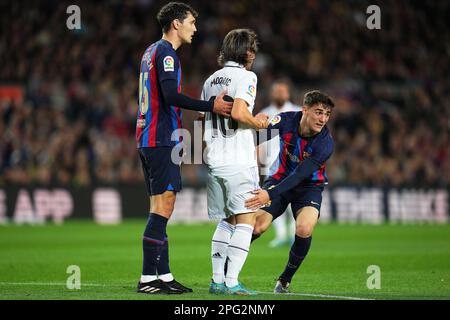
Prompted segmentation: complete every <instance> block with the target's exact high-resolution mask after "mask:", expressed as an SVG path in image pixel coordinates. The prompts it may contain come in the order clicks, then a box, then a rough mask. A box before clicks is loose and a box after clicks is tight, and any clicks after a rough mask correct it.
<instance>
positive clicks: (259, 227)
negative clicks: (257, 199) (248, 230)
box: [253, 221, 270, 236]
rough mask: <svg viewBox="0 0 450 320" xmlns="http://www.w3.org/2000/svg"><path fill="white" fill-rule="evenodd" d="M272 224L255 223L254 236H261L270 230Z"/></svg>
mask: <svg viewBox="0 0 450 320" xmlns="http://www.w3.org/2000/svg"><path fill="white" fill-rule="evenodd" d="M269 225H270V223H266V222H265V221H264V222H258V221H256V223H255V228H254V229H253V234H255V235H257V236H260V235H262V234H263V233H264V232H266V230H267V229H268V228H269Z"/></svg>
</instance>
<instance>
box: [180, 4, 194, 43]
mask: <svg viewBox="0 0 450 320" xmlns="http://www.w3.org/2000/svg"><path fill="white" fill-rule="evenodd" d="M196 31H197V28H196V27H195V18H194V16H193V15H192V13H190V12H188V15H187V17H186V18H185V19H184V20H183V23H181V24H180V25H179V28H178V36H179V37H180V39H181V41H182V42H183V43H192V37H193V36H194V33H195V32H196Z"/></svg>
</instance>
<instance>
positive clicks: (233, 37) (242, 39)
mask: <svg viewBox="0 0 450 320" xmlns="http://www.w3.org/2000/svg"><path fill="white" fill-rule="evenodd" d="M247 51H250V52H253V53H257V52H258V37H257V35H256V33H255V32H254V31H253V30H250V29H234V30H231V31H230V32H228V34H227V35H226V36H225V38H224V39H223V43H222V48H221V49H220V54H219V59H218V62H219V65H220V66H222V67H223V66H224V64H225V62H227V61H234V62H237V63H239V64H242V65H246V64H247V63H248V55H247Z"/></svg>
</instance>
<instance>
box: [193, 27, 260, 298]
mask: <svg viewBox="0 0 450 320" xmlns="http://www.w3.org/2000/svg"><path fill="white" fill-rule="evenodd" d="M257 50H258V47H257V37H256V34H255V33H254V32H253V31H251V30H249V29H235V30H232V31H230V32H229V33H228V34H227V35H226V37H225V39H224V40H223V44H222V48H221V51H220V55H219V60H218V61H219V65H220V66H222V69H220V70H218V71H216V72H215V73H214V74H212V75H211V76H210V77H209V78H208V79H207V80H206V81H205V83H204V85H203V90H202V99H203V100H210V99H214V97H215V96H217V95H219V94H220V93H221V92H223V91H224V90H225V91H226V92H227V95H228V96H229V97H230V99H233V100H234V102H233V109H232V112H231V118H224V117H222V116H217V115H216V114H214V113H210V112H207V113H205V114H204V120H205V133H204V140H205V142H206V150H205V162H206V163H207V165H208V168H209V172H208V186H207V198H208V200H207V202H208V215H209V217H210V219H213V220H219V219H221V220H220V222H219V223H218V225H217V228H216V230H215V232H214V235H213V238H212V245H211V259H212V269H213V276H212V281H211V286H210V290H209V291H210V293H213V294H221V293H225V294H236V295H254V294H256V292H255V291H252V290H248V289H247V288H245V287H244V286H243V285H242V284H241V283H240V282H239V281H238V275H239V272H240V271H241V269H242V267H243V265H244V262H245V260H246V258H247V255H248V251H249V248H250V242H251V238H252V232H253V227H254V223H255V219H256V217H255V211H253V210H249V209H248V208H246V207H245V200H246V199H249V198H251V197H252V193H251V192H252V191H254V190H256V189H259V175H258V164H257V160H256V147H255V140H254V134H255V130H254V129H264V128H267V126H268V117H267V116H266V115H263V114H260V115H258V116H257V117H253V116H252V111H253V107H254V102H255V97H256V85H257V77H256V74H255V73H253V72H252V71H250V69H251V67H252V65H253V61H254V60H255V55H256V52H257ZM226 261H227V272H226V275H225V274H224V266H225V262H226Z"/></svg>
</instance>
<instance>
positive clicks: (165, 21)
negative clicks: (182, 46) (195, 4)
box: [156, 2, 198, 33]
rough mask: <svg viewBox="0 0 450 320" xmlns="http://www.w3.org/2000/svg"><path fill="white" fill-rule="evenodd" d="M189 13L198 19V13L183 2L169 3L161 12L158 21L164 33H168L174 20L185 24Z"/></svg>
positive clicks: (157, 16) (157, 17)
mask: <svg viewBox="0 0 450 320" xmlns="http://www.w3.org/2000/svg"><path fill="white" fill-rule="evenodd" d="M189 12H190V13H191V14H192V16H193V17H194V18H197V17H198V13H197V11H195V10H194V9H193V8H192V7H191V6H190V5H188V4H186V3H182V2H169V3H168V4H166V5H165V6H164V7H162V8H161V9H160V10H159V12H158V14H157V15H156V19H157V20H158V23H159V25H160V26H161V28H162V31H163V32H164V33H166V32H168V31H169V30H170V25H171V23H172V21H173V20H176V19H178V20H180V21H181V22H183V21H184V19H186V17H187V16H188V13H189Z"/></svg>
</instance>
